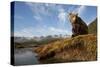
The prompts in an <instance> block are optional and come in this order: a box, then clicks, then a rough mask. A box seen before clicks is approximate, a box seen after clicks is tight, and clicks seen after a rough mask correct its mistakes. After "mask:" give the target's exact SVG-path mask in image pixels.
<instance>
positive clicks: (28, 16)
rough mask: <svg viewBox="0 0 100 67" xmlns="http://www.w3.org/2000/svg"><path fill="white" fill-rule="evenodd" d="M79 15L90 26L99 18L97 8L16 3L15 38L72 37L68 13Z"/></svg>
mask: <svg viewBox="0 0 100 67" xmlns="http://www.w3.org/2000/svg"><path fill="white" fill-rule="evenodd" d="M70 12H74V13H78V15H79V17H81V18H82V19H83V21H84V22H85V23H86V24H87V25H88V24H90V23H91V22H92V21H93V20H94V19H95V18H96V17H97V7H96V6H85V5H71V4H53V3H34V2H17V1H16V2H15V4H14V31H13V32H14V36H20V37H34V36H37V37H40V36H48V35H59V34H62V35H71V34H72V30H71V29H72V26H71V24H70V21H69V19H68V13H70Z"/></svg>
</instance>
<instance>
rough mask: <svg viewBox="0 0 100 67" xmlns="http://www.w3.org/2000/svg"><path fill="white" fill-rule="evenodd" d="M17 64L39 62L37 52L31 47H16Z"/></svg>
mask: <svg viewBox="0 0 100 67" xmlns="http://www.w3.org/2000/svg"><path fill="white" fill-rule="evenodd" d="M14 57H15V65H28V64H30V65H31V64H38V60H37V58H36V54H35V53H34V52H32V49H31V48H22V49H15V54H14Z"/></svg>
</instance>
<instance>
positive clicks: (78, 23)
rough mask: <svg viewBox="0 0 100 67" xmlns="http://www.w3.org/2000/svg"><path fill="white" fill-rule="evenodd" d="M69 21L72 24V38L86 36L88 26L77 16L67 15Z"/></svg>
mask: <svg viewBox="0 0 100 67" xmlns="http://www.w3.org/2000/svg"><path fill="white" fill-rule="evenodd" d="M69 20H70V22H71V24H72V33H73V34H72V37H75V36H78V35H83V34H88V26H87V25H86V23H85V22H84V21H83V20H82V19H81V18H80V17H79V16H78V14H73V13H69Z"/></svg>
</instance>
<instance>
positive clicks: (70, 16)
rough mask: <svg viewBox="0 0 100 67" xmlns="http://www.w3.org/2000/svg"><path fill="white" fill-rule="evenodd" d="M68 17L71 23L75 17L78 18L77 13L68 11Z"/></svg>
mask: <svg viewBox="0 0 100 67" xmlns="http://www.w3.org/2000/svg"><path fill="white" fill-rule="evenodd" d="M68 18H69V20H70V22H71V23H75V22H76V19H77V18H78V13H77V14H75V13H69V15H68Z"/></svg>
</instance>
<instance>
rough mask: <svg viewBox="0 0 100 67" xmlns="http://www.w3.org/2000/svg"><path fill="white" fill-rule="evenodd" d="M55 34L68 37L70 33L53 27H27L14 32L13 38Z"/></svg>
mask: <svg viewBox="0 0 100 67" xmlns="http://www.w3.org/2000/svg"><path fill="white" fill-rule="evenodd" d="M55 34H63V35H65V34H69V35H70V34H71V31H68V30H65V29H60V28H55V27H47V28H32V27H28V28H24V29H21V30H19V31H15V32H14V36H19V37H33V36H47V35H55Z"/></svg>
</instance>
